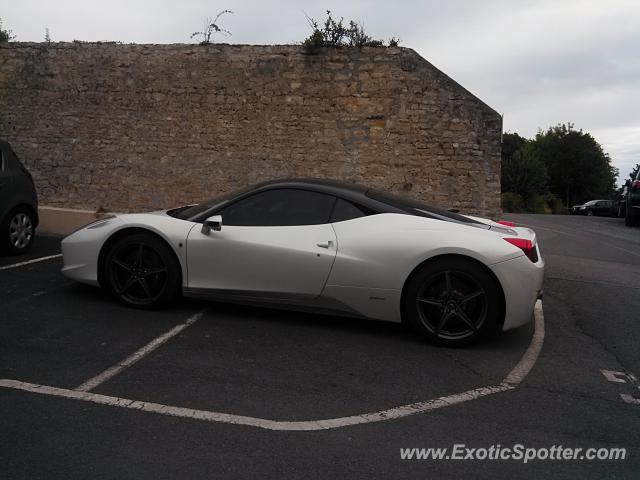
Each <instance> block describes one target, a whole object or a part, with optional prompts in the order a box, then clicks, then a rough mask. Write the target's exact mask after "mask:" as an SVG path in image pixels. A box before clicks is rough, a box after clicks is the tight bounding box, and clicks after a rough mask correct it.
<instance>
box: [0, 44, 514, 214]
mask: <svg viewBox="0 0 640 480" xmlns="http://www.w3.org/2000/svg"><path fill="white" fill-rule="evenodd" d="M501 129H502V122H501V117H500V115H499V114H498V113H496V112H495V111H494V110H493V109H491V108H490V107H488V106H487V105H486V104H484V103H483V102H481V101H480V100H479V99H477V98H476V97H474V96H473V95H472V94H470V93H469V92H468V91H466V90H465V89H464V88H462V87H461V86H460V85H458V84H457V83H456V82H454V81H453V80H451V79H450V78H449V77H447V76H446V75H445V74H443V73H442V72H440V71H439V70H437V69H436V68H435V67H433V66H432V65H431V64H430V63H428V62H427V61H426V60H424V59H423V58H422V57H420V56H419V55H418V54H417V53H415V52H414V51H413V50H410V49H406V48H364V49H362V50H358V49H338V50H335V49H328V50H325V51H323V52H321V53H319V54H317V55H307V54H305V53H304V52H303V51H302V48H301V47H299V46H247V45H206V46H200V45H121V44H95V43H94V44H85V43H53V44H38V43H9V44H4V45H1V46H0V137H1V138H5V139H7V140H8V141H9V142H11V144H12V145H13V147H14V149H15V150H16V152H17V153H18V155H19V156H20V157H21V159H22V160H23V161H24V163H25V164H26V165H27V167H28V168H29V169H30V170H31V172H32V174H33V176H34V179H35V181H36V186H37V189H38V192H39V195H40V202H41V203H42V204H45V205H51V206H62V207H70V208H89V209H94V208H95V209H97V208H100V207H102V209H106V210H112V211H130V210H143V209H155V208H160V207H169V206H174V205H179V204H184V203H187V202H193V201H197V200H198V199H202V198H207V197H210V196H213V195H216V194H218V193H222V192H226V191H228V190H231V189H235V188H238V187H241V186H245V185H248V184H251V183H254V182H258V181H262V180H266V179H273V178H281V177H326V178H337V179H343V180H349V181H356V182H359V183H365V184H369V185H372V186H376V187H380V188H383V189H388V190H392V191H399V192H405V193H406V194H407V195H411V196H414V197H416V198H420V199H423V200H425V201H428V202H431V203H433V204H436V205H440V206H445V207H455V208H459V209H460V210H461V211H464V212H467V213H479V214H485V215H491V216H494V215H496V214H498V212H499V210H500V148H501V145H500V139H501Z"/></svg>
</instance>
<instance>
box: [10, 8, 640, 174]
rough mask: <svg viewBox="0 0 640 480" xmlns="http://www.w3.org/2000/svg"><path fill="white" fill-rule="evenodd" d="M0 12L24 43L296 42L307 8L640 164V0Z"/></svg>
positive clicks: (625, 164)
mask: <svg viewBox="0 0 640 480" xmlns="http://www.w3.org/2000/svg"><path fill="white" fill-rule="evenodd" d="M4 3H5V5H3V6H2V8H1V9H0V17H2V19H3V22H4V28H8V29H11V30H13V33H14V35H16V37H17V38H16V40H18V41H42V40H43V39H44V32H45V28H49V30H50V34H51V38H52V40H53V41H71V40H74V39H77V40H86V41H93V40H120V41H123V42H136V43H189V42H191V40H190V38H189V37H190V34H191V33H192V32H194V31H196V30H201V29H202V24H203V21H204V19H205V18H206V17H207V16H213V15H215V14H216V13H217V12H219V11H220V10H222V9H230V10H233V11H234V14H233V15H227V16H225V17H223V19H222V22H221V24H222V26H224V27H225V28H227V29H228V30H230V31H231V32H232V34H233V35H232V36H231V37H229V38H228V39H225V38H223V37H218V41H227V42H230V43H252V44H269V43H295V42H299V41H301V40H302V39H304V37H305V36H306V35H307V34H308V33H309V32H308V30H309V27H308V25H307V23H306V20H305V16H304V15H305V13H306V14H307V15H309V16H311V17H314V18H318V19H322V18H323V16H324V10H326V9H330V10H332V11H333V12H334V14H335V16H337V17H340V16H344V17H345V18H346V19H357V20H359V21H361V22H362V23H363V24H364V26H365V29H366V30H367V31H368V33H369V34H370V35H372V36H373V37H375V38H384V39H388V38H390V37H392V36H396V37H400V38H401V45H402V46H405V47H410V48H413V49H415V50H416V51H417V52H418V53H420V54H421V55H422V56H423V57H425V58H426V59H427V60H429V61H430V62H431V63H433V64H434V65H435V66H436V67H438V68H440V69H441V70H443V71H444V72H445V73H447V74H448V75H449V76H451V77H453V78H454V79H455V80H456V81H458V82H459V83H461V84H462V85H463V86H465V87H466V88H467V89H469V90H470V91H471V92H473V93H474V94H476V95H477V96H478V97H480V98H481V99H482V100H484V101H485V102H486V103H488V104H489V105H490V106H492V107H493V108H495V109H496V110H497V111H498V112H500V113H502V114H503V115H504V130H505V131H511V132H517V133H519V134H521V135H523V136H525V137H532V136H534V135H535V133H536V132H537V131H538V130H539V129H546V128H547V127H549V126H552V125H555V124H557V123H562V122H572V123H573V124H574V125H575V127H576V128H577V129H583V130H584V131H587V132H590V133H591V134H592V135H593V136H594V137H595V138H596V140H597V141H598V142H600V143H601V144H602V145H603V147H604V149H605V151H606V152H608V153H609V154H610V155H611V157H612V159H613V163H614V164H615V165H616V166H617V167H618V168H619V169H620V173H621V177H620V178H621V179H623V178H625V177H626V176H627V175H628V172H629V171H630V170H631V168H632V167H633V166H634V165H635V164H636V163H640V1H638V0H609V1H605V0H593V1H592V0H562V1H558V0H556V1H552V0H548V1H547V0H485V1H473V0H466V1H463V0H453V1H436V0H422V1H420V0H414V1H400V0H397V1H395V2H390V1H388V0H387V1H372V0H371V1H368V0H351V1H349V2H345V1H334V0H325V1H323V2H312V1H308V0H303V1H293V0H278V1H259V0H219V1H215V2H214V1H210V0H179V1H168V0H59V1H55V2H54V1H44V0H40V1H38V0H20V1H11V2H9V1H7V2H4Z"/></svg>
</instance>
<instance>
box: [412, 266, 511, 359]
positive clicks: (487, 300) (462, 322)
mask: <svg viewBox="0 0 640 480" xmlns="http://www.w3.org/2000/svg"><path fill="white" fill-rule="evenodd" d="M499 298H500V297H499V293H498V289H497V287H496V285H495V281H494V280H493V279H492V278H491V277H490V275H489V274H488V273H487V272H486V271H485V270H484V269H483V268H482V267H480V266H478V265H476V264H474V263H471V262H467V261H464V260H461V259H457V258H456V259H452V260H451V261H449V262H447V261H436V262H435V263H434V264H432V265H426V266H425V267H424V268H423V269H422V270H421V271H419V272H418V273H417V274H416V275H415V276H414V277H413V279H412V280H411V283H410V285H409V286H408V288H407V294H406V298H405V312H406V315H407V320H408V321H409V323H410V324H411V325H412V326H413V327H414V329H415V330H417V331H418V332H419V333H421V334H422V335H423V336H425V337H426V338H427V339H429V340H431V341H433V342H434V343H437V344H440V345H445V346H453V347H455V346H462V345H467V344H469V343H473V342H475V341H477V340H478V339H480V338H481V337H483V336H487V334H495V333H496V332H497V328H496V325H497V324H499V323H500V322H498V321H497V319H498V316H499V313H500V301H499Z"/></svg>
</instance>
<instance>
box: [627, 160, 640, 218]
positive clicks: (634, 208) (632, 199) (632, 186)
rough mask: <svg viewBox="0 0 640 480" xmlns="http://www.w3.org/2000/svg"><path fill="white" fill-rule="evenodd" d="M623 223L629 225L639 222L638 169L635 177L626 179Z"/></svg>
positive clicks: (639, 191) (639, 178) (639, 184)
mask: <svg viewBox="0 0 640 480" xmlns="http://www.w3.org/2000/svg"><path fill="white" fill-rule="evenodd" d="M625 205H626V206H625V216H624V223H625V224H626V225H627V226H629V227H631V226H633V225H638V224H640V171H638V173H636V178H634V179H633V180H627V196H626V202H625Z"/></svg>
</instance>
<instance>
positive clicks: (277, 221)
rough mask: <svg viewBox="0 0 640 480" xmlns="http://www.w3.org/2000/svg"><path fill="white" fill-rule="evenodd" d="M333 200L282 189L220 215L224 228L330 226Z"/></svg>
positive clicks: (230, 206)
mask: <svg viewBox="0 0 640 480" xmlns="http://www.w3.org/2000/svg"><path fill="white" fill-rule="evenodd" d="M335 200H336V199H335V197H333V196H331V195H325V194H323V193H317V192H310V191H307V190H296V189H292V188H282V189H278V190H268V191H266V192H261V193H256V194H255V195H251V196H250V197H248V198H245V199H243V200H240V201H238V202H236V203H234V204H232V205H229V206H228V207H226V208H223V209H222V211H221V212H220V214H221V215H222V222H223V223H224V224H225V225H235V226H253V227H256V226H271V227H276V226H293V225H318V224H322V223H329V215H330V214H331V210H332V208H333V204H334V203H335Z"/></svg>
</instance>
